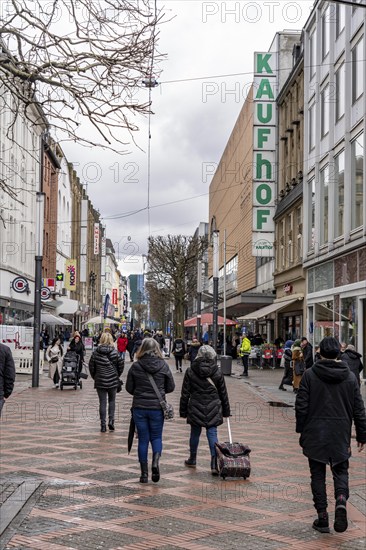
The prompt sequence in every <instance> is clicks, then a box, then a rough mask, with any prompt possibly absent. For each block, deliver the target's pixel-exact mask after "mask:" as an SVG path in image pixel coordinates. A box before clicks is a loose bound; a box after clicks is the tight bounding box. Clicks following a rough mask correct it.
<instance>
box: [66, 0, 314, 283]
mask: <svg viewBox="0 0 366 550" xmlns="http://www.w3.org/2000/svg"><path fill="white" fill-rule="evenodd" d="M312 5H313V2H308V1H304V0H298V1H297V2H288V1H286V0H278V1H273V2H272V1H268V2H266V1H253V2H246V1H243V0H242V1H241V2H197V1H194V0H188V1H187V0H185V1H183V2H181V1H175V0H168V1H166V2H165V3H164V6H165V9H164V11H165V12H166V14H167V17H168V18H172V20H171V21H170V22H169V23H166V24H165V25H162V26H161V28H160V37H159V44H158V48H159V50H160V51H161V52H163V53H165V54H167V59H166V61H164V62H163V63H162V64H161V67H160V68H161V69H162V72H161V74H160V75H159V78H158V80H159V82H160V84H159V86H158V87H156V88H155V89H154V90H153V91H152V99H153V105H152V110H153V112H154V115H153V116H152V117H151V143H150V145H151V165H150V206H151V209H150V234H151V235H167V234H169V233H170V234H187V235H190V234H192V233H193V232H194V230H195V228H196V227H197V225H198V224H199V222H200V221H208V188H209V184H210V181H211V178H212V176H210V171H211V172H212V170H213V167H214V166H215V164H216V165H217V163H218V162H219V160H220V157H221V155H222V153H223V151H224V148H225V145H226V143H227V141H228V138H229V136H230V133H231V131H232V129H233V126H234V124H235V121H236V119H237V117H238V114H239V112H240V109H241V106H242V104H243V102H244V100H245V96H246V90H247V89H248V87H249V86H250V84H251V82H252V79H253V77H252V71H253V53H254V51H267V50H268V48H269V47H270V45H271V42H272V39H273V37H274V35H275V33H276V32H277V31H282V30H284V29H299V30H301V28H302V27H303V25H304V23H305V22H306V20H307V18H308V16H309V14H310V9H311V6H312ZM158 7H159V8H162V7H163V4H162V2H160V1H159V0H158ZM226 75H232V76H226ZM195 79H196V80H195ZM179 80H182V82H177V81H179ZM174 81H175V82H174ZM140 93H141V94H145V95H146V99H148V90H147V89H143V90H141V92H140ZM139 125H140V128H141V130H140V132H138V133H137V134H135V140H136V143H137V144H138V146H139V147H140V148H141V149H142V151H141V150H140V149H139V148H138V147H136V146H135V145H133V144H132V145H131V147H130V148H129V150H130V153H129V154H128V155H126V156H122V157H121V156H118V155H117V154H114V153H111V152H108V151H103V150H102V149H96V148H94V149H92V150H91V149H85V148H78V147H76V146H75V145H72V146H70V145H68V144H65V145H64V146H63V148H64V151H65V153H66V155H67V157H68V160H69V161H70V162H74V163H80V164H79V165H78V166H77V167H76V169H77V172H78V174H79V176H80V178H81V180H82V181H83V182H84V183H88V187H87V191H88V194H89V196H90V198H91V200H92V202H93V204H94V206H95V208H97V209H98V210H99V211H100V213H101V217H102V218H103V223H105V224H106V227H107V236H108V237H109V238H110V239H111V240H112V242H113V243H114V246H115V248H116V255H117V257H118V258H119V259H120V260H121V261H120V269H121V271H122V273H123V274H126V275H128V274H130V273H140V272H141V270H142V264H141V255H142V254H146V253H147V237H148V234H149V226H148V214H147V210H143V211H142V212H140V213H137V214H134V215H131V216H127V217H123V216H124V215H125V214H126V213H128V212H131V211H135V210H138V209H144V208H146V206H147V169H148V155H147V149H148V141H149V140H148V126H147V120H144V119H141V121H140V124H139ZM95 163H97V164H95ZM199 195H201V196H199ZM194 197H196V198H194ZM183 199H184V200H183ZM173 201H181V202H177V203H176V204H170V205H165V203H170V202H173ZM117 216H120V217H119V218H118V219H111V218H112V217H117Z"/></svg>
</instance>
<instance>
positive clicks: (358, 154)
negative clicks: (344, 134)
mask: <svg viewBox="0 0 366 550" xmlns="http://www.w3.org/2000/svg"><path fill="white" fill-rule="evenodd" d="M363 157H364V152H363V133H362V134H360V135H359V136H358V137H357V138H356V139H355V140H354V141H353V142H352V143H351V229H356V228H357V227H361V226H362V225H363V203H364V169H363V164H364V158H363Z"/></svg>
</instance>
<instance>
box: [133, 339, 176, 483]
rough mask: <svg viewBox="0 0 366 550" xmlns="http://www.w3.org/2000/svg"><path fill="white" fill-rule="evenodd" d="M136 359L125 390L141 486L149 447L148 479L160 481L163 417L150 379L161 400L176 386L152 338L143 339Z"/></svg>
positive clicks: (146, 476) (145, 481)
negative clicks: (136, 435) (130, 411)
mask: <svg viewBox="0 0 366 550" xmlns="http://www.w3.org/2000/svg"><path fill="white" fill-rule="evenodd" d="M136 359H137V361H136V362H135V363H133V364H132V366H131V368H130V370H129V371H128V374H127V382H126V390H127V391H128V393H130V394H131V395H133V400H132V415H133V419H134V421H135V425H136V428H137V433H138V457H139V462H140V467H141V477H140V483H147V482H148V461H147V455H148V449H149V443H151V446H152V452H153V460H152V467H151V469H152V476H151V479H152V481H154V482H155V483H157V482H158V481H159V479H160V471H159V459H160V456H161V453H162V450H163V442H162V437H163V426H164V414H163V409H162V408H161V405H160V399H159V398H158V396H157V394H156V393H155V390H154V388H153V386H152V384H151V382H150V378H149V375H151V376H152V378H153V380H154V382H155V384H156V386H157V388H158V390H159V393H160V395H161V397H162V399H163V400H165V395H166V394H167V393H171V392H172V391H174V388H175V382H174V379H173V376H172V373H171V371H170V368H169V366H168V364H167V363H166V362H165V361H164V359H163V356H162V354H161V350H160V346H159V344H158V343H157V341H156V340H154V338H144V340H143V341H142V344H141V347H140V348H139V350H138V351H137V353H136Z"/></svg>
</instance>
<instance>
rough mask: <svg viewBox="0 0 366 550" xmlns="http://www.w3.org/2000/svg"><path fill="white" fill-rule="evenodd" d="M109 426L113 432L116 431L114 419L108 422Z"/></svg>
mask: <svg viewBox="0 0 366 550" xmlns="http://www.w3.org/2000/svg"><path fill="white" fill-rule="evenodd" d="M108 428H109V429H110V431H111V432H114V420H111V419H110V420H109V422H108Z"/></svg>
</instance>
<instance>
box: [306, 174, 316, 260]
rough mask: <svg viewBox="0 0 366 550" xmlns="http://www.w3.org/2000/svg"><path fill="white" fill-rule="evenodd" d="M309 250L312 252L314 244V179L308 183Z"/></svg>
mask: <svg viewBox="0 0 366 550" xmlns="http://www.w3.org/2000/svg"><path fill="white" fill-rule="evenodd" d="M309 202H310V205H309V209H308V212H309V222H310V223H309V250H313V248H314V244H315V178H313V179H312V180H310V181H309Z"/></svg>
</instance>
